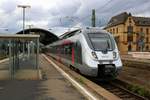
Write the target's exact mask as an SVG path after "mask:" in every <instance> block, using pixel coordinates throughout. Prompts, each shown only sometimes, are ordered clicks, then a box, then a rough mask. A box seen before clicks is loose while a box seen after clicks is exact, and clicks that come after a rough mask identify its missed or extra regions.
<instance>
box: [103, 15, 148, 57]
mask: <svg viewBox="0 0 150 100" xmlns="http://www.w3.org/2000/svg"><path fill="white" fill-rule="evenodd" d="M105 30H107V31H108V32H110V33H112V34H113V36H114V37H115V40H116V42H117V45H118V48H119V50H120V53H121V54H127V53H128V52H139V51H142V52H146V51H150V17H137V16H132V15H131V13H127V12H123V13H121V14H119V15H116V16H114V17H112V18H111V19H110V21H109V22H108V24H107V26H106V27H105Z"/></svg>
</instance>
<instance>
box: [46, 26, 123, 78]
mask: <svg viewBox="0 0 150 100" xmlns="http://www.w3.org/2000/svg"><path fill="white" fill-rule="evenodd" d="M60 38H61V39H60V40H59V41H56V42H54V43H52V44H50V45H48V46H46V51H47V54H49V55H50V56H52V57H54V58H56V59H57V60H59V61H61V62H64V63H66V64H67V65H69V66H71V67H73V68H75V69H76V70H78V71H80V73H82V74H84V75H87V76H91V77H99V78H109V79H111V78H114V77H116V76H117V75H118V73H119V72H120V71H121V69H122V62H121V59H120V55H119V51H118V48H117V45H116V43H115V40H114V38H113V36H112V35H111V34H110V33H108V32H106V31H104V30H101V29H99V28H85V29H77V30H74V31H71V32H68V33H65V34H63V35H62V36H61V37H60Z"/></svg>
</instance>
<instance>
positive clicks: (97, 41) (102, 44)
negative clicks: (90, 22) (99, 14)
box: [88, 33, 114, 50]
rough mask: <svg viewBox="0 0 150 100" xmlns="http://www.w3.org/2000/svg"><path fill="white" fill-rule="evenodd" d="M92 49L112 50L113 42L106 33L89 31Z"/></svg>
mask: <svg viewBox="0 0 150 100" xmlns="http://www.w3.org/2000/svg"><path fill="white" fill-rule="evenodd" d="M88 35H89V38H90V40H91V43H92V46H93V48H94V50H113V49H114V48H113V47H114V46H113V45H114V43H112V42H113V41H112V39H111V38H110V36H109V35H108V34H104V33H89V34H88Z"/></svg>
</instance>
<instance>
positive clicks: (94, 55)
mask: <svg viewBox="0 0 150 100" xmlns="http://www.w3.org/2000/svg"><path fill="white" fill-rule="evenodd" d="M91 54H92V56H93V57H94V58H95V59H98V58H97V55H96V53H95V52H94V51H92V53H91Z"/></svg>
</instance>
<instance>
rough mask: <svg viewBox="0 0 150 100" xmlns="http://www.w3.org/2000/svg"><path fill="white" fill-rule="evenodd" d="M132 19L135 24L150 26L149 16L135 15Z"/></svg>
mask: <svg viewBox="0 0 150 100" xmlns="http://www.w3.org/2000/svg"><path fill="white" fill-rule="evenodd" d="M133 20H134V22H135V24H136V25H137V26H150V17H135V16H133Z"/></svg>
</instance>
